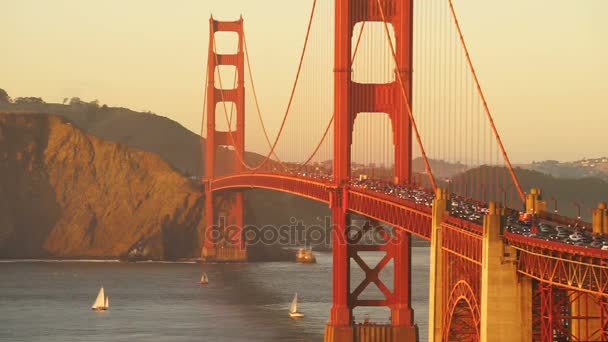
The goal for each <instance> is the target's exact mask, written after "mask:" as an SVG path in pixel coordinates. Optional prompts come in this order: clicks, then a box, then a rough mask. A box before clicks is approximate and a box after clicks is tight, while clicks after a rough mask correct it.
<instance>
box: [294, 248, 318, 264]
mask: <svg viewBox="0 0 608 342" xmlns="http://www.w3.org/2000/svg"><path fill="white" fill-rule="evenodd" d="M296 262H299V263H302V264H314V263H316V262H317V258H315V255H314V253H313V252H312V249H306V248H300V249H298V253H296Z"/></svg>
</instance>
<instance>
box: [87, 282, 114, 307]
mask: <svg viewBox="0 0 608 342" xmlns="http://www.w3.org/2000/svg"><path fill="white" fill-rule="evenodd" d="M109 308H110V297H106V296H105V294H104V292H103V286H102V287H101V288H100V289H99V293H98V294H97V298H95V303H93V305H92V306H91V309H93V310H95V311H105V310H108V309H109Z"/></svg>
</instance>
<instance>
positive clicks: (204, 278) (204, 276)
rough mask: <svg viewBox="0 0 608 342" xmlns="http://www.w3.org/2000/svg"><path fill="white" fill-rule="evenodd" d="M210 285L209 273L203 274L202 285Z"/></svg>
mask: <svg viewBox="0 0 608 342" xmlns="http://www.w3.org/2000/svg"><path fill="white" fill-rule="evenodd" d="M208 283H209V278H208V277H207V273H204V272H203V275H202V276H201V285H205V284H208Z"/></svg>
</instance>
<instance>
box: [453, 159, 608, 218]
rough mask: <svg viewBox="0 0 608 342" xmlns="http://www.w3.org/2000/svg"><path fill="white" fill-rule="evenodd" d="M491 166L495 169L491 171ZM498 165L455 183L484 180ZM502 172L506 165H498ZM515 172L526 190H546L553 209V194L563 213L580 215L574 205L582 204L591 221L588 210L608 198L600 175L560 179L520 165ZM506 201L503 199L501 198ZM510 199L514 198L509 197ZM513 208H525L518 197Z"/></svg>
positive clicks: (470, 173) (607, 185)
mask: <svg viewBox="0 0 608 342" xmlns="http://www.w3.org/2000/svg"><path fill="white" fill-rule="evenodd" d="M490 169H491V170H490ZM496 169H497V168H496V167H490V166H482V167H478V168H475V169H471V170H468V171H467V172H465V173H463V174H460V175H458V176H456V177H454V182H455V183H457V182H464V181H463V180H464V179H480V178H481V174H482V173H485V174H489V173H491V172H495V171H496ZM498 169H499V170H498V174H504V172H505V169H504V168H498ZM515 174H516V175H517V178H518V179H519V182H520V184H521V186H522V188H523V190H524V191H525V192H528V191H530V189H531V188H533V187H535V188H540V189H542V191H543V197H544V199H545V200H547V207H548V208H547V209H548V210H551V211H552V210H553V205H554V203H553V201H550V200H549V199H550V198H551V197H553V198H555V199H557V205H558V210H559V213H560V214H561V215H566V216H570V217H576V215H577V208H576V207H575V206H574V205H573V204H572V203H573V202H578V203H580V204H581V217H582V218H583V219H585V220H588V221H589V220H590V218H591V214H590V212H589V210H588V209H590V208H596V207H597V204H598V203H599V202H601V201H608V182H607V181H604V180H602V179H600V178H593V177H586V178H578V179H575V178H558V177H554V176H551V175H547V174H544V173H541V172H538V171H533V170H525V169H522V168H516V169H515ZM488 187H489V188H493V187H495V184H492V180H491V179H489V180H488ZM471 195H472V196H474V197H475V198H482V194H480V193H476V194H471ZM495 200H498V201H500V202H502V201H503V200H502V199H500V198H498V199H496V198H495ZM509 200H510V199H509ZM509 206H510V207H511V208H516V209H519V208H521V203H520V202H519V201H518V199H516V198H514V201H513V202H511V203H509Z"/></svg>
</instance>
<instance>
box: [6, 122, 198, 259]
mask: <svg viewBox="0 0 608 342" xmlns="http://www.w3.org/2000/svg"><path fill="white" fill-rule="evenodd" d="M203 208H204V198H203V196H202V194H201V191H200V189H197V185H196V184H194V183H192V182H190V181H189V180H187V179H186V178H184V177H183V176H181V175H179V174H178V173H177V172H175V171H174V170H173V169H172V168H171V167H170V166H169V165H168V164H167V163H166V162H164V161H163V160H161V158H160V157H159V156H157V155H155V154H152V153H149V152H144V151H141V150H137V149H134V148H129V147H126V146H124V145H122V144H119V143H115V142H109V141H104V140H102V139H100V138H97V137H95V136H92V135H89V134H87V133H84V132H83V131H81V130H80V129H78V128H75V127H74V126H72V125H71V124H69V123H67V122H66V121H64V120H63V119H60V118H58V117H55V116H51V115H47V114H24V113H5V114H0V257H4V258H22V257H23V258H33V257H64V258H65V257H68V258H69V257H74V258H77V257H120V256H125V255H127V254H128V253H129V252H131V254H132V255H133V254H134V253H135V254H139V255H140V256H143V257H145V258H153V259H177V258H186V257H195V256H198V255H199V251H200V246H199V241H200V238H199V237H200V234H201V232H202V223H203V222H204V220H203V217H202V215H203V212H204V211H203Z"/></svg>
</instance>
